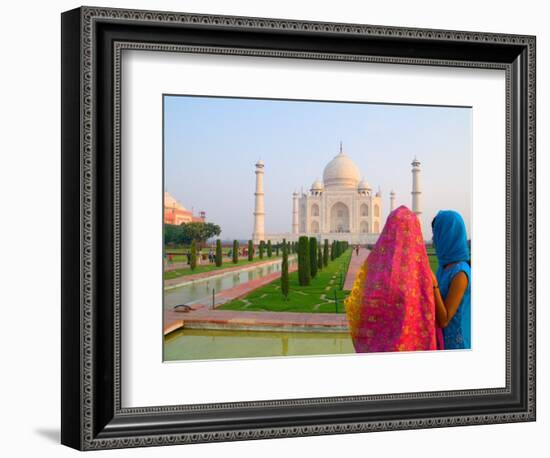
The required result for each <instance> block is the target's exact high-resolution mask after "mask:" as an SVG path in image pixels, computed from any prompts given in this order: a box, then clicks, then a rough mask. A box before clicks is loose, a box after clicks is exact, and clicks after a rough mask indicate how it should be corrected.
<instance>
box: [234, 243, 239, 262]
mask: <svg viewBox="0 0 550 458" xmlns="http://www.w3.org/2000/svg"><path fill="white" fill-rule="evenodd" d="M238 262H239V242H238V241H237V240H233V264H237V263H238Z"/></svg>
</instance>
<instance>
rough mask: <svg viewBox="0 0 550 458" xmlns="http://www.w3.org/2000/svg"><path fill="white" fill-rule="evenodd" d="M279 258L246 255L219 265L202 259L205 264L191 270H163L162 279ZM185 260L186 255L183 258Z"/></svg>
mask: <svg viewBox="0 0 550 458" xmlns="http://www.w3.org/2000/svg"><path fill="white" fill-rule="evenodd" d="M278 258H281V256H275V255H273V256H272V257H271V258H268V257H267V256H266V255H264V258H263V259H260V258H259V257H255V258H254V259H253V260H252V261H249V260H248V258H247V257H242V256H241V259H239V262H237V263H236V264H234V263H233V262H232V261H226V262H224V263H223V264H222V265H221V266H220V267H218V266H216V264H215V263H212V264H210V263H209V262H208V261H203V262H205V263H206V264H197V267H195V270H192V269H191V268H189V267H186V268H185V269H174V270H168V271H165V272H164V279H165V280H171V279H172V278H177V277H185V276H187V275H195V274H200V273H202V272H210V271H212V270H221V269H227V268H228V267H236V266H245V265H254V264H256V263H258V262H264V261H272V260H273V261H274V260H275V259H278ZM185 260H186V261H187V257H186V258H185Z"/></svg>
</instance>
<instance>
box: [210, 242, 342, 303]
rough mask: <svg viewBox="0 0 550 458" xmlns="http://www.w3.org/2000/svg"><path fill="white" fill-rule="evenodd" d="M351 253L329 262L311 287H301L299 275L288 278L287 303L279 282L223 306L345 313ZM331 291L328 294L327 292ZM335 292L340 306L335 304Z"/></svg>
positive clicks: (295, 274) (295, 273) (313, 280)
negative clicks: (344, 287)
mask: <svg viewBox="0 0 550 458" xmlns="http://www.w3.org/2000/svg"><path fill="white" fill-rule="evenodd" d="M351 253H352V252H351V249H349V250H347V251H346V252H345V253H343V254H342V256H340V257H339V258H338V259H335V260H334V261H329V265H328V266H327V267H325V268H324V269H322V270H320V271H318V272H317V276H316V277H315V278H314V279H312V280H311V284H310V285H309V286H300V285H299V284H298V272H292V273H291V274H290V275H289V286H290V292H289V295H288V300H285V299H284V298H283V295H282V294H281V282H280V280H279V279H277V280H275V281H273V282H271V283H270V284H268V285H265V286H262V287H261V288H258V289H256V290H254V291H252V292H251V293H250V294H248V295H247V296H246V297H244V298H243V299H235V300H233V301H231V302H228V303H227V304H224V305H222V306H220V307H218V308H219V309H222V310H250V311H270V312H309V313H344V311H345V310H344V304H343V301H344V299H345V298H346V297H347V295H348V294H349V291H343V290H342V289H341V284H340V282H342V284H343V282H344V280H345V277H346V272H347V270H348V265H349V261H350V259H351ZM327 288H328V290H327ZM335 292H336V297H337V304H336V303H335V301H334V293H335Z"/></svg>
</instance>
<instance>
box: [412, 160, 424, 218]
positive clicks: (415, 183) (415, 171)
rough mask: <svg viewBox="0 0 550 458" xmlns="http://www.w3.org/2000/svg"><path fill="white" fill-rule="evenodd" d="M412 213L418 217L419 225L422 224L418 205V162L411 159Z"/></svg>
mask: <svg viewBox="0 0 550 458" xmlns="http://www.w3.org/2000/svg"><path fill="white" fill-rule="evenodd" d="M411 165H412V170H411V171H412V192H411V194H412V211H413V212H414V213H415V214H416V216H418V219H419V220H420V223H421V224H422V220H421V217H422V206H421V205H420V197H421V196H422V191H421V190H420V161H418V159H416V157H415V158H414V159H413V161H412V163H411Z"/></svg>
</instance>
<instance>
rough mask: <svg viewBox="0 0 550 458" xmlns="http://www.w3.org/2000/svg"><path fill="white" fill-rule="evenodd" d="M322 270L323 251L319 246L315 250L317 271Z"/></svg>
mask: <svg viewBox="0 0 550 458" xmlns="http://www.w3.org/2000/svg"><path fill="white" fill-rule="evenodd" d="M322 268H323V250H322V249H321V244H319V249H318V250H317V270H321V269H322Z"/></svg>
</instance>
